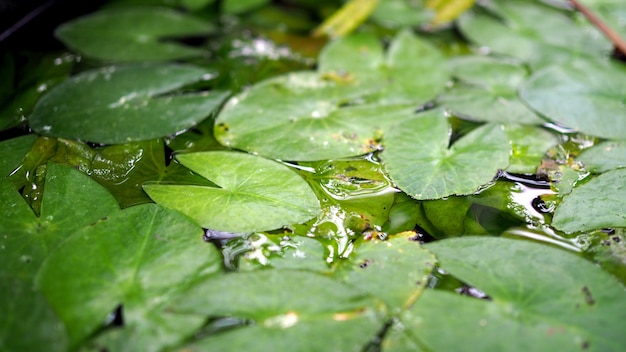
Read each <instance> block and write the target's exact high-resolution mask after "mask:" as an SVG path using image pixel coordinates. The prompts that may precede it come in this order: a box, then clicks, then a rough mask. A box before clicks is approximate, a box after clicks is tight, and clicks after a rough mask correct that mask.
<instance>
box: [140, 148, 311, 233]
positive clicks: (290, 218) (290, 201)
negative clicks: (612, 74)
mask: <svg viewBox="0 0 626 352" xmlns="http://www.w3.org/2000/svg"><path fill="white" fill-rule="evenodd" d="M177 159H178V160H179V161H180V163H181V164H183V165H184V166H186V167H188V168H189V169H191V170H192V171H194V172H196V173H198V174H199V175H201V176H203V177H205V178H206V179H208V180H210V181H212V182H214V183H215V184H216V185H218V186H219V188H218V187H206V186H190V185H158V184H156V185H145V186H144V190H145V191H146V192H147V193H148V195H149V196H150V198H152V199H153V200H154V201H155V202H157V203H159V204H161V205H163V206H165V207H168V208H173V209H177V210H179V211H181V212H183V213H185V214H187V215H188V216H190V217H191V218H192V219H194V220H195V221H196V222H197V223H198V224H200V225H201V226H202V227H205V228H210V229H214V230H220V231H227V232H253V231H263V230H272V229H277V228H280V227H282V226H286V225H289V224H293V223H300V222H304V221H307V220H309V219H311V218H313V217H315V216H316V215H317V214H318V213H319V211H320V207H319V202H318V200H317V198H316V197H315V194H313V191H311V188H310V187H309V186H308V185H307V183H306V182H305V181H304V180H303V179H302V178H300V176H298V175H297V174H296V173H295V172H293V171H292V170H290V169H288V168H287V167H286V166H284V165H281V164H279V163H277V162H275V161H271V160H268V159H264V158H261V157H257V156H253V155H250V154H244V153H237V152H226V151H216V152H202V153H190V154H182V155H179V156H177Z"/></svg>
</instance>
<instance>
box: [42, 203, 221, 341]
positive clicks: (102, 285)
mask: <svg viewBox="0 0 626 352" xmlns="http://www.w3.org/2000/svg"><path fill="white" fill-rule="evenodd" d="M221 262H222V258H221V256H220V255H219V252H218V251H217V249H216V248H215V247H213V246H212V245H210V244H206V243H204V242H203V241H202V230H201V229H200V228H199V227H198V226H197V225H196V224H194V223H193V222H192V221H190V220H189V219H188V218H187V217H185V216H183V215H182V214H180V213H178V212H176V211H172V210H168V209H164V208H162V207H160V206H158V205H156V204H145V205H139V206H135V207H130V208H127V209H125V210H123V211H120V212H118V213H116V214H114V215H111V216H109V217H108V218H106V219H104V220H102V221H100V222H98V223H97V224H95V225H94V226H90V227H87V228H84V229H82V230H81V231H79V232H76V233H75V234H74V235H72V236H71V237H69V238H68V239H67V240H66V241H65V242H64V243H63V245H62V246H60V247H59V248H58V249H57V250H56V251H55V252H54V253H53V254H52V255H50V256H49V257H48V259H47V260H46V262H45V263H44V265H43V266H42V269H41V271H40V273H39V275H38V279H37V282H38V286H39V287H40V289H41V290H42V292H43V293H44V294H45V296H46V298H47V299H48V301H49V302H50V304H51V305H52V306H53V307H54V309H55V311H56V312H57V313H58V314H59V316H60V317H61V319H62V320H63V322H64V323H65V326H66V328H67V330H68V333H69V335H70V337H71V341H72V344H73V345H74V346H75V345H76V344H77V343H78V342H80V341H82V340H83V339H84V338H86V337H87V336H89V335H90V334H92V333H94V332H95V331H96V329H97V328H99V327H100V326H101V325H102V324H103V323H104V318H105V317H106V316H107V314H109V313H111V312H113V310H114V309H115V308H116V307H117V306H118V305H120V304H123V316H124V324H125V326H124V329H127V330H134V333H133V334H131V336H128V337H129V339H128V340H130V341H131V342H132V339H135V342H134V343H138V344H139V345H140V346H142V347H141V349H147V350H160V349H161V348H163V347H164V346H168V345H171V344H173V343H177V342H179V341H180V340H182V339H183V338H185V337H187V336H188V335H189V334H191V333H193V331H194V330H195V329H197V328H198V327H199V326H200V325H201V324H202V323H203V320H202V319H200V320H199V319H197V318H195V317H187V318H185V317H181V316H175V315H170V314H169V313H168V312H165V311H163V309H164V307H163V303H164V302H167V301H168V300H169V299H171V298H172V297H173V296H174V295H176V294H177V293H179V292H181V291H184V290H185V288H186V287H187V286H188V285H189V283H190V282H192V281H193V280H198V279H200V278H203V277H206V276H209V275H214V274H215V273H218V272H220V271H221ZM61 277H62V278H64V279H63V280H59V278H61ZM130 338H132V339H130ZM134 343H133V346H134ZM144 343H145V344H144ZM137 347H138V346H137ZM130 350H132V348H131V349H130Z"/></svg>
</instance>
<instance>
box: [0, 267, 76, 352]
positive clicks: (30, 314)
mask: <svg viewBox="0 0 626 352" xmlns="http://www.w3.org/2000/svg"><path fill="white" fill-rule="evenodd" d="M0 280H2V285H0V310H2V316H0V349H2V350H3V351H42V350H46V351H54V352H57V351H58V352H62V351H67V347H68V346H67V345H68V338H67V334H66V332H65V327H64V325H63V322H61V320H60V319H59V317H58V316H57V315H56V314H55V313H54V311H53V310H52V307H50V305H49V304H48V302H47V301H46V298H45V297H44V296H43V294H41V292H38V291H35V290H34V289H33V283H32V282H30V281H24V280H22V279H20V278H17V277H14V276H12V275H11V273H6V272H0Z"/></svg>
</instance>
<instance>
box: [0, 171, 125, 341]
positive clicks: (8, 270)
mask: <svg viewBox="0 0 626 352" xmlns="http://www.w3.org/2000/svg"><path fill="white" fill-rule="evenodd" d="M44 185H45V191H44V193H43V202H42V205H41V215H40V216H39V217H37V216H36V215H35V214H34V213H33V211H32V209H31V208H30V207H29V206H28V205H27V204H26V202H25V201H24V199H23V198H22V197H21V196H20V194H19V193H18V192H17V191H16V190H15V188H14V187H13V185H12V184H11V183H9V182H8V181H7V180H6V179H4V178H2V179H0V233H2V236H1V237H0V250H1V251H2V265H1V266H0V278H1V279H2V282H3V285H2V289H0V302H1V303H0V309H1V310H2V312H3V314H1V315H0V349H3V350H4V349H6V350H41V349H45V350H48V349H50V350H55V351H64V350H65V349H66V344H67V342H68V341H67V340H68V339H67V338H66V334H65V328H64V327H63V325H62V324H61V322H60V320H59V318H58V317H57V316H56V314H55V313H54V312H53V311H52V309H51V308H50V306H49V305H48V302H47V301H46V299H45V298H44V297H43V296H42V295H41V293H40V292H37V291H36V290H34V288H33V278H34V276H35V274H36V273H37V271H38V270H39V267H40V265H41V263H42V262H43V260H44V259H45V258H46V257H47V256H48V255H49V253H50V252H52V251H53V250H54V249H56V248H57V246H58V245H59V244H60V243H61V242H63V241H64V240H65V239H66V238H67V237H68V236H69V235H70V234H72V233H73V232H75V231H76V230H78V229H80V228H82V227H84V226H88V225H90V224H92V223H94V222H96V221H98V220H100V219H101V218H103V217H105V216H107V215H110V214H113V213H115V212H117V211H118V206H117V203H116V202H115V200H114V199H113V198H112V197H111V196H110V195H109V194H108V193H107V192H106V190H104V189H103V188H102V187H101V186H99V185H98V184H97V183H95V182H94V181H92V180H90V179H89V178H88V177H87V176H85V175H84V174H82V173H80V172H79V171H76V170H74V169H72V168H69V167H65V166H60V165H56V164H48V166H47V172H46V182H45V184H44Z"/></svg>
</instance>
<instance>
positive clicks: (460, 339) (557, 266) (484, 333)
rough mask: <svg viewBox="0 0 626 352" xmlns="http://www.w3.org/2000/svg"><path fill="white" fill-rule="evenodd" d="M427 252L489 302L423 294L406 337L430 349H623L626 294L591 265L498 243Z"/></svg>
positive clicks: (469, 240) (448, 245)
mask: <svg viewBox="0 0 626 352" xmlns="http://www.w3.org/2000/svg"><path fill="white" fill-rule="evenodd" d="M426 248H427V249H429V250H431V251H433V252H434V253H435V255H436V256H437V260H438V261H439V264H440V266H441V268H442V269H444V270H445V271H447V272H449V273H450V274H452V275H454V276H456V277H457V278H459V279H461V280H462V281H464V282H466V283H468V284H469V285H471V286H473V287H476V288H478V289H480V290H481V291H483V292H485V293H486V294H487V295H488V297H489V298H488V300H479V299H476V298H470V297H464V296H460V295H456V294H453V293H450V292H442V291H437V290H427V291H426V292H424V294H423V295H422V296H421V297H420V299H419V300H418V301H417V302H416V304H415V305H414V306H413V309H411V310H409V311H406V312H405V314H404V315H403V316H401V317H400V321H401V322H402V325H403V326H404V332H405V336H404V337H405V338H408V339H410V340H412V341H414V342H415V343H417V344H418V345H419V346H423V347H425V348H426V349H427V350H435V351H459V350H465V349H467V346H471V349H476V350H480V351H528V350H542V351H548V350H553V349H557V350H571V351H579V350H590V351H620V350H622V349H623V346H624V344H625V343H626V336H625V335H624V334H623V329H622V326H621V324H620V322H621V321H623V320H624V319H626V310H624V309H623V307H624V301H625V300H626V291H625V290H624V287H623V286H622V285H621V284H619V283H618V282H617V280H616V279H615V278H614V277H612V276H611V275H610V274H608V273H606V272H604V271H603V270H602V269H600V268H599V267H597V266H596V265H594V264H593V263H590V262H588V261H586V260H585V259H582V258H580V257H578V256H576V255H574V254H572V253H567V252H565V251H564V250H560V249H556V248H552V247H548V246H545V245H540V244H538V243H532V242H526V241H521V240H511V239H505V238H493V237H463V238H455V239H447V240H442V241H437V242H434V243H429V244H428V245H426ZM450 312H454V314H453V315H450V314H449V313H450ZM512 341H514V343H512ZM393 342H394V341H389V344H390V345H393V344H394V343H393ZM391 350H393V349H391Z"/></svg>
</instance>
